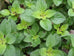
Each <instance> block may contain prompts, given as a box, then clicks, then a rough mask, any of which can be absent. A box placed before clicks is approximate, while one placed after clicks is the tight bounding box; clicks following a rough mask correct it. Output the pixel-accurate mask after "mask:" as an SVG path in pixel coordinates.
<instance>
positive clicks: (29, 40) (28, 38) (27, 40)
mask: <svg viewBox="0 0 74 56" xmlns="http://www.w3.org/2000/svg"><path fill="white" fill-rule="evenodd" d="M24 42H32V37H31V36H30V35H28V36H26V38H25V39H24Z"/></svg>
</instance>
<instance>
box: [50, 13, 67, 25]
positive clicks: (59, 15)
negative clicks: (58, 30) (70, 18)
mask: <svg viewBox="0 0 74 56" xmlns="http://www.w3.org/2000/svg"><path fill="white" fill-rule="evenodd" d="M51 20H52V22H53V23H54V24H61V23H63V22H64V21H65V20H66V18H65V16H64V15H63V14H62V13H60V12H57V13H56V14H55V15H54V16H53V17H52V18H51Z"/></svg>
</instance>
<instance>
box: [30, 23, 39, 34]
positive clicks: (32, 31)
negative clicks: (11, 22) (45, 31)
mask: <svg viewBox="0 0 74 56" xmlns="http://www.w3.org/2000/svg"><path fill="white" fill-rule="evenodd" d="M38 31H39V26H38V24H37V23H34V24H33V25H32V29H30V30H29V32H30V34H31V35H36V34H37V33H38Z"/></svg>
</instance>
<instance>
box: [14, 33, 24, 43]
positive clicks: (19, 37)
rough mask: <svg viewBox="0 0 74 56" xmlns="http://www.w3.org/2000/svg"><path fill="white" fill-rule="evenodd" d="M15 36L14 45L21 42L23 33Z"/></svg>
mask: <svg viewBox="0 0 74 56" xmlns="http://www.w3.org/2000/svg"><path fill="white" fill-rule="evenodd" d="M15 35H16V41H15V43H20V42H21V41H22V40H23V38H24V34H23V33H16V34H15Z"/></svg>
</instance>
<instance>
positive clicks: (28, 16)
mask: <svg viewBox="0 0 74 56" xmlns="http://www.w3.org/2000/svg"><path fill="white" fill-rule="evenodd" d="M32 13H33V12H32V10H30V9H26V10H25V11H24V13H23V14H21V15H20V18H21V20H24V21H26V22H31V23H33V22H34V21H35V19H34V17H32Z"/></svg>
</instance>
